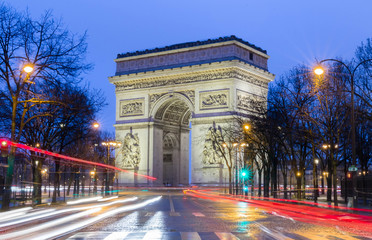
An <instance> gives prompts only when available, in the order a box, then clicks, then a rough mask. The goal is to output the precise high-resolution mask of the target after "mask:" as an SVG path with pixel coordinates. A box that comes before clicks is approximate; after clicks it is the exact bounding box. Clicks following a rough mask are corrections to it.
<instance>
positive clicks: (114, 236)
mask: <svg viewBox="0 0 372 240" xmlns="http://www.w3.org/2000/svg"><path fill="white" fill-rule="evenodd" d="M128 234H129V232H113V233H111V234H110V235H108V236H107V237H105V239H104V240H118V239H124V238H125V237H126V236H128Z"/></svg>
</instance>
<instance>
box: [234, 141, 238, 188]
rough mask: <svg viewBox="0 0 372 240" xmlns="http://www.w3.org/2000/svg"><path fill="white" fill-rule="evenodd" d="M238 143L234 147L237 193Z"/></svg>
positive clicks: (236, 186)
mask: <svg viewBox="0 0 372 240" xmlns="http://www.w3.org/2000/svg"><path fill="white" fill-rule="evenodd" d="M238 145H239V144H238V143H236V142H235V143H233V147H234V148H235V195H238V181H239V180H238V148H237V146H238Z"/></svg>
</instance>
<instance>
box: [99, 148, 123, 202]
mask: <svg viewBox="0 0 372 240" xmlns="http://www.w3.org/2000/svg"><path fill="white" fill-rule="evenodd" d="M102 145H103V146H106V147H107V162H106V164H110V152H111V147H112V148H117V147H120V146H121V143H120V142H116V141H108V142H102ZM105 175H106V178H105V195H106V196H107V195H109V191H110V185H109V184H110V183H109V174H108V171H107V168H106V169H105Z"/></svg>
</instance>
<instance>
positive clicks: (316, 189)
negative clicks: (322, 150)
mask: <svg viewBox="0 0 372 240" xmlns="http://www.w3.org/2000/svg"><path fill="white" fill-rule="evenodd" d="M318 164H319V159H317V158H316V159H314V168H313V169H314V171H313V173H315V174H313V179H314V202H315V203H317V202H318V194H319V188H318Z"/></svg>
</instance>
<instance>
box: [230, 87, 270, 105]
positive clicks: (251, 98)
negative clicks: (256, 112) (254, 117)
mask: <svg viewBox="0 0 372 240" xmlns="http://www.w3.org/2000/svg"><path fill="white" fill-rule="evenodd" d="M259 99H262V100H265V98H264V97H263V96H258V95H256V94H253V93H248V92H245V91H242V90H239V89H237V90H236V106H237V107H238V108H240V109H244V110H252V108H253V106H252V104H254V102H255V101H258V100H259ZM265 101H266V100H265Z"/></svg>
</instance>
